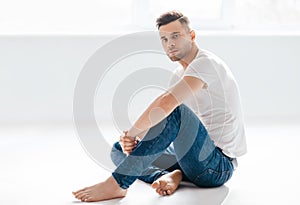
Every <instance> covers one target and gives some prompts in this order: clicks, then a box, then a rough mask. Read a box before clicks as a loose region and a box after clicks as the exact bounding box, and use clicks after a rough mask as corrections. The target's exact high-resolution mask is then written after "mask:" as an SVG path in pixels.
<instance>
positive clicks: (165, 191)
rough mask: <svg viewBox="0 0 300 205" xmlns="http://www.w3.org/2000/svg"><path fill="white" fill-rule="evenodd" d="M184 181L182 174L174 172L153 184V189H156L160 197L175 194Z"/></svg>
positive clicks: (178, 171) (177, 171)
mask: <svg viewBox="0 0 300 205" xmlns="http://www.w3.org/2000/svg"><path fill="white" fill-rule="evenodd" d="M181 180H182V172H181V171H180V170H174V171H173V172H171V173H168V174H165V175H163V176H161V177H160V178H158V179H157V180H156V181H155V182H153V183H152V185H151V186H152V188H153V189H156V192H157V193H158V194H159V195H162V196H165V195H170V194H173V193H174V192H175V191H176V189H177V188H178V185H179V183H180V182H181Z"/></svg>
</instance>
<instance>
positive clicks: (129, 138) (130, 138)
mask: <svg viewBox="0 0 300 205" xmlns="http://www.w3.org/2000/svg"><path fill="white" fill-rule="evenodd" d="M121 140H122V141H124V142H133V141H135V140H134V137H128V136H126V137H121Z"/></svg>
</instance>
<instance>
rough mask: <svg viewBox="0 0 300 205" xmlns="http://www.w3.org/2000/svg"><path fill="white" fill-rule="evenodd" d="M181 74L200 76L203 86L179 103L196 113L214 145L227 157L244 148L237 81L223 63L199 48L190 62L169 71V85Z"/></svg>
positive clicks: (243, 132)
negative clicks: (171, 71)
mask: <svg viewBox="0 0 300 205" xmlns="http://www.w3.org/2000/svg"><path fill="white" fill-rule="evenodd" d="M184 76H193V77H196V78H199V79H201V80H202V81H203V82H204V83H205V86H204V88H202V89H200V90H199V91H198V92H197V93H196V94H195V96H193V97H191V98H189V99H188V100H186V101H184V102H183V103H184V104H185V105H187V106H188V107H189V108H190V109H192V110H193V111H194V113H195V114H196V115H197V116H198V118H199V119H200V120H201V122H202V123H203V124H204V126H205V127H206V129H207V131H208V133H209V135H210V137H211V139H212V140H213V141H214V143H215V145H216V146H217V147H219V148H221V149H222V150H223V153H224V154H226V155H227V156H229V157H232V158H236V157H240V156H242V155H243V154H245V153H246V152H247V147H246V138H245V130H244V120H243V114H242V109H241V102H240V94H239V88H238V85H237V83H236V81H235V79H234V76H233V75H232V73H231V71H230V69H229V68H228V67H227V65H226V64H225V63H224V62H223V61H222V60H221V59H220V58H218V57H217V56H216V55H214V54H213V53H211V52H209V51H206V50H202V49H201V50H200V49H199V51H198V53H197V55H196V57H195V59H194V60H193V61H192V62H191V63H190V65H189V66H188V67H187V68H186V70H185V71H184V69H183V68H182V67H179V68H177V69H176V70H175V72H174V74H173V75H172V77H171V79H170V82H169V85H170V86H172V85H174V84H175V83H176V82H178V80H180V78H182V77H184Z"/></svg>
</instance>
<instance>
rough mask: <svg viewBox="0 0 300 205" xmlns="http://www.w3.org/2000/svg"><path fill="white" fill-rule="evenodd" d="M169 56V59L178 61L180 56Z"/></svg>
mask: <svg viewBox="0 0 300 205" xmlns="http://www.w3.org/2000/svg"><path fill="white" fill-rule="evenodd" d="M169 58H170V59H171V61H179V60H180V58H178V57H177V56H169Z"/></svg>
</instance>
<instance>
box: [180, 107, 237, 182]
mask: <svg viewBox="0 0 300 205" xmlns="http://www.w3.org/2000/svg"><path fill="white" fill-rule="evenodd" d="M194 138H195V140H191V139H194ZM174 149H175V154H176V157H177V160H178V163H179V165H180V167H181V168H182V170H183V172H184V173H185V175H186V176H187V178H188V179H189V180H190V181H192V182H193V183H194V184H195V185H197V186H200V187H216V186H220V185H223V184H224V183H225V182H226V181H228V180H229V179H230V177H231V176H232V173H233V165H232V163H231V160H230V159H229V158H228V157H226V156H225V155H224V154H223V153H222V151H221V150H220V149H219V148H218V147H216V146H215V145H214V142H213V141H212V140H211V138H210V136H209V135H208V132H207V130H206V128H205V127H204V125H203V124H202V123H201V121H200V120H199V119H198V117H197V116H196V115H195V114H194V113H193V112H192V111H191V110H190V109H188V108H187V107H183V108H182V110H181V128H180V132H179V133H178V136H177V138H176V140H175V141H174Z"/></svg>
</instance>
